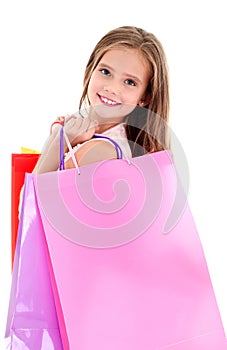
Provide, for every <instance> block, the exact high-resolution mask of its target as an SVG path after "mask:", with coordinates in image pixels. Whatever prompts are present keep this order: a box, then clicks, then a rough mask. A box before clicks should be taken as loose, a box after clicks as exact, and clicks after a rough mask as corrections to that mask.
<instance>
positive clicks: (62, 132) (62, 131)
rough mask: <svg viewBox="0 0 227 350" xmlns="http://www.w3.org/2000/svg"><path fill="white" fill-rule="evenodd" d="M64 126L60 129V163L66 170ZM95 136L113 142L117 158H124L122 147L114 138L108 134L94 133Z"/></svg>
mask: <svg viewBox="0 0 227 350" xmlns="http://www.w3.org/2000/svg"><path fill="white" fill-rule="evenodd" d="M63 128H64V127H63V126H62V127H61V130H60V164H59V170H64V169H65V162H64V158H65V152H64V129H63ZM93 138H95V139H98V138H99V139H106V140H109V141H110V142H112V144H113V145H114V146H115V149H116V152H117V159H122V150H121V147H120V146H119V145H118V143H117V142H116V141H114V140H112V139H111V138H109V137H107V136H103V135H100V134H94V135H93Z"/></svg>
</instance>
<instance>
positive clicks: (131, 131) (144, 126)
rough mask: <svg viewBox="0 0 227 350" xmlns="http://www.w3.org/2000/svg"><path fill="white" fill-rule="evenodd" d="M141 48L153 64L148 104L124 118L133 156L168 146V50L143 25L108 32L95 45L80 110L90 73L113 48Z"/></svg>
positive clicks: (148, 60) (86, 70)
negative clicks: (166, 51)
mask: <svg viewBox="0 0 227 350" xmlns="http://www.w3.org/2000/svg"><path fill="white" fill-rule="evenodd" d="M121 47H124V48H128V49H130V48H131V49H138V50H139V52H140V53H141V54H142V55H143V57H144V58H145V59H146V60H147V62H148V63H149V66H150V72H151V74H150V79H149V82H148V86H147V90H146V92H147V95H148V96H149V103H148V104H147V105H146V107H145V108H140V107H137V108H136V109H135V110H134V112H133V113H131V114H130V115H128V116H127V117H126V119H125V122H126V134H127V137H128V140H129V142H130V146H131V148H132V153H133V156H137V155H141V154H144V153H146V152H157V151H160V150H163V149H168V148H169V147H170V145H169V135H168V127H167V123H168V118H169V79H168V66H167V61H166V56H165V52H164V50H163V47H162V44H161V43H160V41H159V40H158V39H157V38H156V37H155V36H154V35H153V34H152V33H149V32H147V31H145V30H143V29H141V28H137V27H132V26H123V27H119V28H116V29H113V30H111V31H109V32H108V33H107V34H106V35H104V36H103V38H102V39H101V40H100V41H99V42H98V43H97V45H96V46H95V48H94V50H93V52H92V54H91V56H90V58H89V60H88V63H87V66H86V69H85V74H84V88H83V93H82V97H81V99H80V104H79V109H80V110H81V108H82V105H83V103H84V102H86V100H87V92H88V85H89V81H90V78H91V75H92V73H93V71H94V69H95V68H96V66H97V64H98V63H99V61H100V60H101V59H102V57H103V55H104V54H105V53H106V52H107V51H109V50H110V49H113V48H121Z"/></svg>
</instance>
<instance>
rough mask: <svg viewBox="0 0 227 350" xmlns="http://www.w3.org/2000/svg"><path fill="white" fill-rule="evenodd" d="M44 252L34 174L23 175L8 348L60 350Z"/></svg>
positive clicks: (9, 315) (10, 303)
mask: <svg viewBox="0 0 227 350" xmlns="http://www.w3.org/2000/svg"><path fill="white" fill-rule="evenodd" d="M47 255H48V251H47V249H46V242H45V236H44V232H43V226H42V221H41V219H40V215H39V210H38V207H37V205H36V200H35V195H34V185H33V177H32V174H26V177H25V187H24V194H23V204H22V208H21V216H20V223H19V229H18V234H17V244H16V250H15V257H14V264H13V272H12V284H11V294H10V300H9V309H8V318H7V325H6V333H5V337H6V340H7V342H8V345H9V346H8V347H7V349H10V350H28V349H29V350H49V349H54V350H62V349H63V346H62V341H61V336H60V330H59V325H58V319H57V312H56V307H55V301H54V296H53V290H52V286H51V279H50V272H49V267H48V261H49V260H48V258H47Z"/></svg>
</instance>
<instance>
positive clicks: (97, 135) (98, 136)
mask: <svg viewBox="0 0 227 350" xmlns="http://www.w3.org/2000/svg"><path fill="white" fill-rule="evenodd" d="M93 138H95V139H98V138H100V139H106V140H109V141H110V142H112V144H113V145H114V146H115V149H116V152H117V159H122V150H121V147H120V146H119V145H118V143H117V142H116V141H114V140H112V139H111V138H109V137H107V136H103V135H100V134H94V135H93Z"/></svg>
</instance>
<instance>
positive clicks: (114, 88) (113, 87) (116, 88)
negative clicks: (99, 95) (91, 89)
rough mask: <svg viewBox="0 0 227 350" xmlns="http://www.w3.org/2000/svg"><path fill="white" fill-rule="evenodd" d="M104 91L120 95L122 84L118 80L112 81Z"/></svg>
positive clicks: (106, 85) (105, 86)
mask: <svg viewBox="0 0 227 350" xmlns="http://www.w3.org/2000/svg"><path fill="white" fill-rule="evenodd" d="M103 89H104V91H106V92H109V93H110V94H113V95H118V94H119V93H120V84H119V82H118V81H117V79H111V80H110V81H108V83H106V84H105V85H104V87H103Z"/></svg>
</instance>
